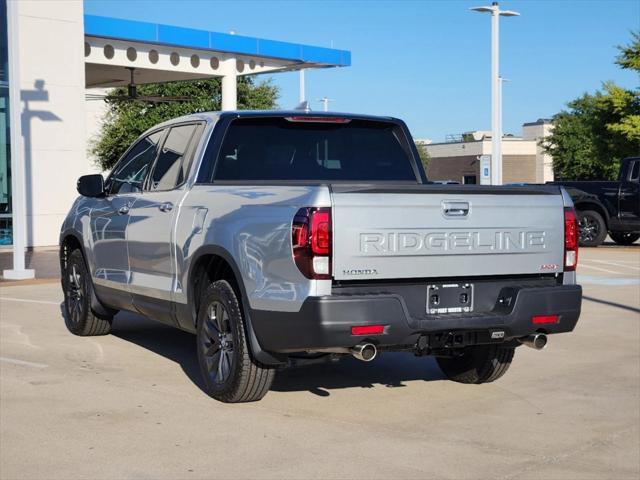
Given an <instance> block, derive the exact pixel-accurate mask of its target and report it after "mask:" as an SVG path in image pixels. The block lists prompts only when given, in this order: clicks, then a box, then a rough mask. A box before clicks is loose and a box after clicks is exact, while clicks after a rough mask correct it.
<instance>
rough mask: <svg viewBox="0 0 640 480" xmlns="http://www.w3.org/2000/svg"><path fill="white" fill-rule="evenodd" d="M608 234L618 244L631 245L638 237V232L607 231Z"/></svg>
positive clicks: (639, 236)
mask: <svg viewBox="0 0 640 480" xmlns="http://www.w3.org/2000/svg"><path fill="white" fill-rule="evenodd" d="M609 236H610V237H611V238H612V239H613V241H614V242H616V243H617V244H618V245H631V244H633V242H635V241H636V240H638V239H639V238H640V233H630V232H629V233H625V232H609Z"/></svg>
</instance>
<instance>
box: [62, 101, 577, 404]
mask: <svg viewBox="0 0 640 480" xmlns="http://www.w3.org/2000/svg"><path fill="white" fill-rule="evenodd" d="M78 191H79V193H80V194H81V196H80V197H79V198H78V199H77V200H76V202H75V203H74V205H73V207H72V208H71V211H70V213H69V215H68V217H67V218H66V220H65V221H64V224H63V226H62V231H61V236H60V245H61V254H60V263H61V269H62V287H63V290H64V307H65V308H64V310H65V322H66V326H67V327H68V329H69V330H70V331H71V332H72V333H74V334H76V335H103V334H106V333H109V331H110V329H111V324H112V319H113V317H114V315H115V314H116V313H117V312H118V311H119V310H127V311H131V312H136V313H139V314H142V315H145V316H147V317H149V318H151V319H154V320H157V321H160V322H163V323H166V324H168V325H171V326H174V327H177V328H180V329H183V330H186V331H189V332H193V333H195V334H196V345H197V354H198V360H199V364H200V369H201V371H202V375H203V378H204V385H205V389H206V391H207V393H209V394H210V395H211V396H212V397H214V398H216V399H219V400H222V401H225V402H244V401H251V400H258V399H260V398H262V397H263V396H264V395H265V394H266V392H267V391H268V390H269V387H270V385H271V383H272V381H273V378H274V373H275V371H276V369H277V368H279V367H283V366H287V365H291V364H298V363H304V362H311V361H319V360H320V359H335V358H337V357H339V356H341V355H352V356H354V357H356V358H358V359H360V360H365V361H369V360H373V358H374V357H375V356H376V354H377V352H382V351H406V352H411V353H415V354H416V355H432V356H435V357H436V358H437V361H438V363H439V365H440V367H441V369H442V371H443V372H444V374H445V375H446V376H447V377H448V378H450V379H452V380H455V381H457V382H462V383H472V384H478V383H484V382H491V381H493V380H496V379H497V378H499V377H501V376H502V375H503V374H504V373H505V371H506V370H507V368H508V367H509V365H510V363H511V360H512V358H513V355H514V351H515V349H516V347H518V346H519V345H521V344H525V345H528V346H532V347H534V348H538V349H539V348H542V347H543V346H544V345H545V343H546V341H547V335H549V334H555V333H562V332H569V331H571V330H573V328H574V327H575V325H576V322H577V321H578V317H579V315H580V306H581V295H582V293H581V288H580V286H579V285H576V277H575V268H576V265H577V260H578V236H577V234H578V232H577V224H576V216H575V213H574V210H573V205H572V202H571V198H570V197H569V195H567V194H566V192H565V191H564V190H563V189H562V188H561V187H559V186H554V185H542V186H540V185H537V186H513V187H509V186H504V187H491V186H475V185H439V184H434V183H431V182H429V181H428V179H427V178H426V176H425V173H424V170H423V168H422V165H421V163H420V160H419V157H418V153H417V151H416V149H415V146H414V144H413V142H412V140H411V135H410V134H409V131H408V129H407V127H406V125H405V124H404V123H403V122H402V121H400V120H397V119H395V118H383V117H369V116H363V115H345V114H332V113H329V114H325V113H304V112H300V111H293V112H225V113H202V114H196V115H191V116H187V117H182V118H178V119H175V120H172V121H169V122H166V123H163V124H161V125H158V126H156V127H154V128H152V129H150V130H149V131H147V132H146V133H144V134H143V135H142V136H141V137H140V138H139V139H138V140H136V141H135V142H134V143H133V144H132V145H131V147H130V148H129V149H128V150H127V152H126V153H125V154H124V155H123V156H122V158H121V159H120V161H119V162H118V163H117V164H116V166H115V167H114V168H113V170H112V171H111V173H110V175H109V176H108V177H107V179H106V180H103V177H102V176H101V175H88V176H84V177H81V178H80V179H79V181H78ZM167 341H168V342H170V341H171V339H170V338H167ZM372 368H374V367H372Z"/></svg>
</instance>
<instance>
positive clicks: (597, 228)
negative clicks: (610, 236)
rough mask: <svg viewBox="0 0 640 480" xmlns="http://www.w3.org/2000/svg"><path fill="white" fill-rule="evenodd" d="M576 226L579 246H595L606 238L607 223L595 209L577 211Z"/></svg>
mask: <svg viewBox="0 0 640 480" xmlns="http://www.w3.org/2000/svg"><path fill="white" fill-rule="evenodd" d="M578 228H579V243H580V246H581V247H597V246H598V245H600V244H602V242H604V239H605V238H607V224H606V223H605V222H604V219H603V218H602V215H600V214H599V213H598V212H596V211H595V210H582V211H578Z"/></svg>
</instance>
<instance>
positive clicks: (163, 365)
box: [0, 247, 640, 479]
mask: <svg viewBox="0 0 640 480" xmlns="http://www.w3.org/2000/svg"><path fill="white" fill-rule="evenodd" d="M580 257H581V258H580V260H581V266H580V268H579V276H580V278H581V281H582V283H583V284H584V294H585V302H584V304H583V315H582V318H581V320H580V322H579V323H578V326H577V328H576V331H575V332H573V333H571V334H564V335H557V336H552V337H550V342H549V346H548V347H547V349H545V350H544V351H541V352H537V351H534V350H531V349H528V348H525V347H521V348H519V349H518V350H517V352H516V356H515V359H514V363H513V365H512V367H511V369H510V371H509V372H508V373H507V374H506V375H505V376H504V377H503V378H502V379H500V380H498V381H497V382H495V383H493V384H487V385H479V386H474V385H459V384H455V383H452V382H448V381H445V380H443V378H442V374H441V373H440V371H439V369H438V367H437V365H436V364H435V362H434V361H433V360H432V359H429V358H426V359H425V358H416V357H414V356H412V355H410V354H382V355H380V356H379V358H378V359H376V360H375V361H374V362H371V363H367V364H365V363H361V362H358V361H356V360H352V359H348V360H345V361H343V362H340V363H338V364H332V365H315V366H307V367H299V368H295V369H290V370H286V371H283V372H279V375H278V377H277V380H276V384H275V385H274V388H273V389H272V391H271V392H270V393H269V394H268V395H267V396H266V397H265V398H264V400H262V401H261V402H257V403H252V404H243V405H225V404H222V403H218V402H216V401H214V400H212V399H210V398H209V397H207V396H206V395H205V394H204V393H203V392H202V390H201V389H200V379H199V372H198V367H197V361H196V357H195V349H194V345H195V343H194V342H195V340H194V337H193V336H191V335H189V334H187V333H183V332H180V331H178V330H174V329H171V328H169V327H165V326H162V325H160V324H156V323H153V322H150V321H148V320H144V319H141V318H139V317H136V316H133V315H130V314H120V315H118V316H117V317H116V320H115V324H114V332H113V334H112V335H109V336H105V337H94V338H79V337H74V336H73V335H71V334H69V333H68V332H67V331H66V329H65V327H64V323H63V320H62V317H61V313H60V302H61V292H60V286H59V284H58V283H50V284H34V285H27V286H3V285H0V328H1V330H0V380H1V382H0V478H2V479H13V478H34V479H35V478H38V479H40V478H60V479H71V478H105V479H106V478H154V479H155V478H187V479H191V478H193V479H199V478H212V477H216V478H274V479H275V478H346V477H357V478H361V477H366V478H369V479H371V478H451V479H454V478H455V479H466V478H500V479H511V478H524V479H529V478H532V479H533V478H553V479H555V478H566V479H578V478H579V479H589V478H616V479H637V478H638V477H639V476H640V428H639V425H640V342H639V341H640V248H638V247H632V248H626V249H625V248H598V249H582V250H581V252H580Z"/></svg>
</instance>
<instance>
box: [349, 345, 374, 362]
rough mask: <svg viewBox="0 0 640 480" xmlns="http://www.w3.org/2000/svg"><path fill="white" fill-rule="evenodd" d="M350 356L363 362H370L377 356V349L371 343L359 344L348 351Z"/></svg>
mask: <svg viewBox="0 0 640 480" xmlns="http://www.w3.org/2000/svg"><path fill="white" fill-rule="evenodd" d="M349 352H350V353H351V355H353V356H354V357H355V358H357V359H358V360H362V361H363V362H370V361H371V360H373V359H374V358H376V355H377V354H378V349H377V348H376V346H375V345H373V344H372V343H361V344H359V345H356V346H355V347H353V348H350V349H349Z"/></svg>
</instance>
